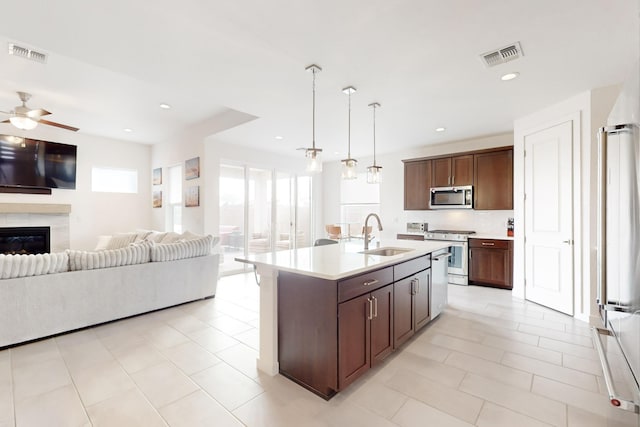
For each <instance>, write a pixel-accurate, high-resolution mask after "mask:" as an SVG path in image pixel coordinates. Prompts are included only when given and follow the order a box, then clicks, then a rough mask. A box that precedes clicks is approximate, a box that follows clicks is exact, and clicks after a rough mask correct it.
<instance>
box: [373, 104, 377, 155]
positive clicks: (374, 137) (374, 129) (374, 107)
mask: <svg viewBox="0 0 640 427" xmlns="http://www.w3.org/2000/svg"><path fill="white" fill-rule="evenodd" d="M373 166H376V106H375V105H374V106H373Z"/></svg>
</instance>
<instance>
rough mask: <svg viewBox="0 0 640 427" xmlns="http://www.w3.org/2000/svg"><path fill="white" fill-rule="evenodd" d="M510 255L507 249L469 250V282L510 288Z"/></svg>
mask: <svg viewBox="0 0 640 427" xmlns="http://www.w3.org/2000/svg"><path fill="white" fill-rule="evenodd" d="M509 257H510V253H509V250H506V249H485V248H470V249H469V280H470V281H472V282H478V283H487V284H491V285H496V286H499V287H504V288H510V286H511V268H510V260H509Z"/></svg>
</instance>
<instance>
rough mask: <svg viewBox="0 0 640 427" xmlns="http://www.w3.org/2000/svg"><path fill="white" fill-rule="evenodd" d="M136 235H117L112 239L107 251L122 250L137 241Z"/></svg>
mask: <svg viewBox="0 0 640 427" xmlns="http://www.w3.org/2000/svg"><path fill="white" fill-rule="evenodd" d="M136 236H137V234H136V233H123V234H116V235H115V236H113V237H112V238H111V240H110V241H109V244H107V247H106V248H105V249H120V248H124V247H125V246H127V245H128V244H129V243H133V242H134V241H135V240H136Z"/></svg>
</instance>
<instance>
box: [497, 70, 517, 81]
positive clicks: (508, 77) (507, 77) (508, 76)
mask: <svg viewBox="0 0 640 427" xmlns="http://www.w3.org/2000/svg"><path fill="white" fill-rule="evenodd" d="M519 75H520V73H515V72H514V73H507V74H505V75H504V76H502V77H500V80H502V81H504V82H506V81H508V80H513V79H515V78H516V77H518V76H519Z"/></svg>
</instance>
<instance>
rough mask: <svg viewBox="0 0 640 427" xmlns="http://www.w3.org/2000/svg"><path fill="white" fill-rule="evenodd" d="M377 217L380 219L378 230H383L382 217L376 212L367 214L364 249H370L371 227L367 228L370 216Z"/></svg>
mask: <svg viewBox="0 0 640 427" xmlns="http://www.w3.org/2000/svg"><path fill="white" fill-rule="evenodd" d="M371 217H375V219H376V220H377V221H378V230H379V231H382V223H381V222H380V217H379V216H378V215H376V214H374V213H370V214H369V215H367V218H366V219H365V220H364V250H365V251H366V250H368V249H369V228H367V223H368V222H369V218H371Z"/></svg>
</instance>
